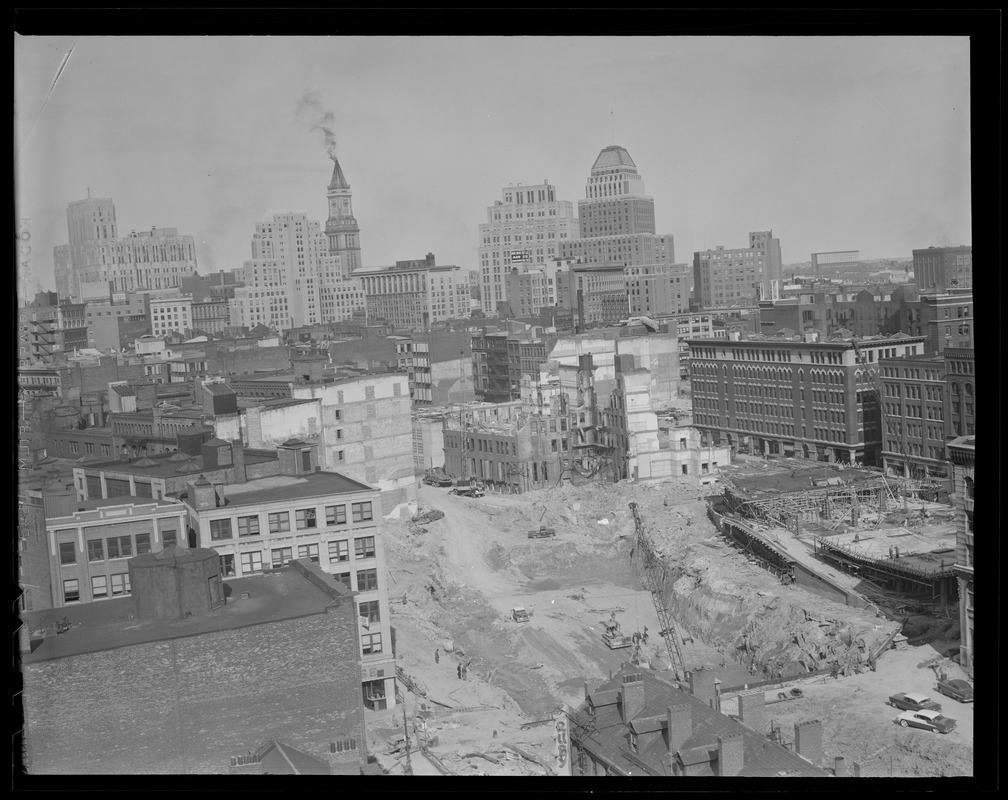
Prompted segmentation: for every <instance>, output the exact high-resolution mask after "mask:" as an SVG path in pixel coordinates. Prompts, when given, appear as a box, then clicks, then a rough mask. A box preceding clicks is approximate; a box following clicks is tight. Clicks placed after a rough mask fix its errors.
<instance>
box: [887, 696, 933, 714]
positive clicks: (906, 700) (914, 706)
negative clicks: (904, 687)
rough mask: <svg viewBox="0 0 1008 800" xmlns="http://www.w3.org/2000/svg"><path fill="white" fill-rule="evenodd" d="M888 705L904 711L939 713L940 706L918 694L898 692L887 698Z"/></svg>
mask: <svg viewBox="0 0 1008 800" xmlns="http://www.w3.org/2000/svg"><path fill="white" fill-rule="evenodd" d="M889 705H891V706H892V707H893V708H901V709H903V710H904V711H941V706H940V705H939V704H938V703H936V702H935V701H934V700H932V699H931V698H930V697H928V696H927V695H926V694H920V693H919V692H898V693H897V694H894V695H892V697H890V698H889Z"/></svg>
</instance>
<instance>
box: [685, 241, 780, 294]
mask: <svg viewBox="0 0 1008 800" xmlns="http://www.w3.org/2000/svg"><path fill="white" fill-rule="evenodd" d="M780 285H781V250H780V240H779V239H775V238H774V236H773V231H752V232H750V233H749V247H740V248H734V249H727V250H726V249H725V248H724V246H723V245H718V246H717V247H715V248H714V249H713V250H704V251H703V252H696V253H694V254H693V294H694V297H695V298H696V302H697V304H698V305H699V306H700V307H701V308H712V307H716V306H725V305H731V304H733V303H737V302H740V301H747V302H755V301H756V300H758V299H771V298H774V297H776V296H777V295H778V294H779V288H780Z"/></svg>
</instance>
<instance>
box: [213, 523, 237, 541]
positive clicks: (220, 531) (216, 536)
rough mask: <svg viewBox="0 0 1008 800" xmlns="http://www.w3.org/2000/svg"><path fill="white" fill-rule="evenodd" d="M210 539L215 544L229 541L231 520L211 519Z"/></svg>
mask: <svg viewBox="0 0 1008 800" xmlns="http://www.w3.org/2000/svg"><path fill="white" fill-rule="evenodd" d="M210 538H211V539H213V540H214V541H215V542H217V541H220V540H221V539H230V538H232V537H231V520H229V519H212V520H210Z"/></svg>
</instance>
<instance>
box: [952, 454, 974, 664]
mask: <svg viewBox="0 0 1008 800" xmlns="http://www.w3.org/2000/svg"><path fill="white" fill-rule="evenodd" d="M948 452H949V459H950V460H951V461H952V483H953V491H954V493H955V494H954V497H953V505H954V507H955V520H956V564H955V573H956V578H957V579H958V581H959V637H960V644H959V657H960V663H961V664H962V666H964V667H968V668H970V669H972V668H973V564H974V561H973V501H974V488H973V486H974V484H973V480H974V472H975V469H976V441H975V437H974V436H972V435H971V436H960V437H958V438H956V439H953V440H952V441H951V442H949V443H948Z"/></svg>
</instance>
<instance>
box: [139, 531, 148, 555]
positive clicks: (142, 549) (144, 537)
mask: <svg viewBox="0 0 1008 800" xmlns="http://www.w3.org/2000/svg"><path fill="white" fill-rule="evenodd" d="M150 551H151V543H150V534H149V533H138V534H137V535H136V554H137V555H138V556H139V555H142V554H144V553H149V552H150Z"/></svg>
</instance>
